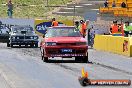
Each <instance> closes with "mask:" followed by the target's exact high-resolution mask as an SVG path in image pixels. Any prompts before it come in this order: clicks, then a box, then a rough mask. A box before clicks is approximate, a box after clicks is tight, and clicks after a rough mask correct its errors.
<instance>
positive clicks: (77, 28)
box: [74, 21, 80, 31]
mask: <svg viewBox="0 0 132 88" xmlns="http://www.w3.org/2000/svg"><path fill="white" fill-rule="evenodd" d="M79 29H80V25H79V21H76V22H75V30H74V31H80V30H79Z"/></svg>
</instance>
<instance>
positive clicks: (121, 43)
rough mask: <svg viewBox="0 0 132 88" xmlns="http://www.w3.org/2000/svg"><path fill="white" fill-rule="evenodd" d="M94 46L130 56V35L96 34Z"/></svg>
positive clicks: (131, 54) (131, 47) (131, 44)
mask: <svg viewBox="0 0 132 88" xmlns="http://www.w3.org/2000/svg"><path fill="white" fill-rule="evenodd" d="M94 48H95V49H96V50H101V51H106V52H111V53H115V54H120V55H126V56H132V37H122V36H111V35H96V36H95V39H94Z"/></svg>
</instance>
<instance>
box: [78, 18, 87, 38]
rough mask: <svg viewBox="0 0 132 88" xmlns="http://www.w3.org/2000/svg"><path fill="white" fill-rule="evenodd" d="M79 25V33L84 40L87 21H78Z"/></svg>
mask: <svg viewBox="0 0 132 88" xmlns="http://www.w3.org/2000/svg"><path fill="white" fill-rule="evenodd" d="M80 23H81V28H80V32H81V34H82V36H83V38H85V36H86V30H87V26H88V24H89V21H86V22H85V21H83V20H80Z"/></svg>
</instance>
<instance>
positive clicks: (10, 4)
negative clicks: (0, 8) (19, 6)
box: [7, 0, 13, 18]
mask: <svg viewBox="0 0 132 88" xmlns="http://www.w3.org/2000/svg"><path fill="white" fill-rule="evenodd" d="M7 6H8V10H7V14H8V16H9V18H12V14H13V3H12V1H11V0H9V1H8V3H7Z"/></svg>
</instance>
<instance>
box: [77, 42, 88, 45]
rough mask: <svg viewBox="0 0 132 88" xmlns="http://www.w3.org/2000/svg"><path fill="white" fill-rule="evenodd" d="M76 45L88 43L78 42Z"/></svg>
mask: <svg viewBox="0 0 132 88" xmlns="http://www.w3.org/2000/svg"><path fill="white" fill-rule="evenodd" d="M76 45H87V43H86V42H77V43H76Z"/></svg>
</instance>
